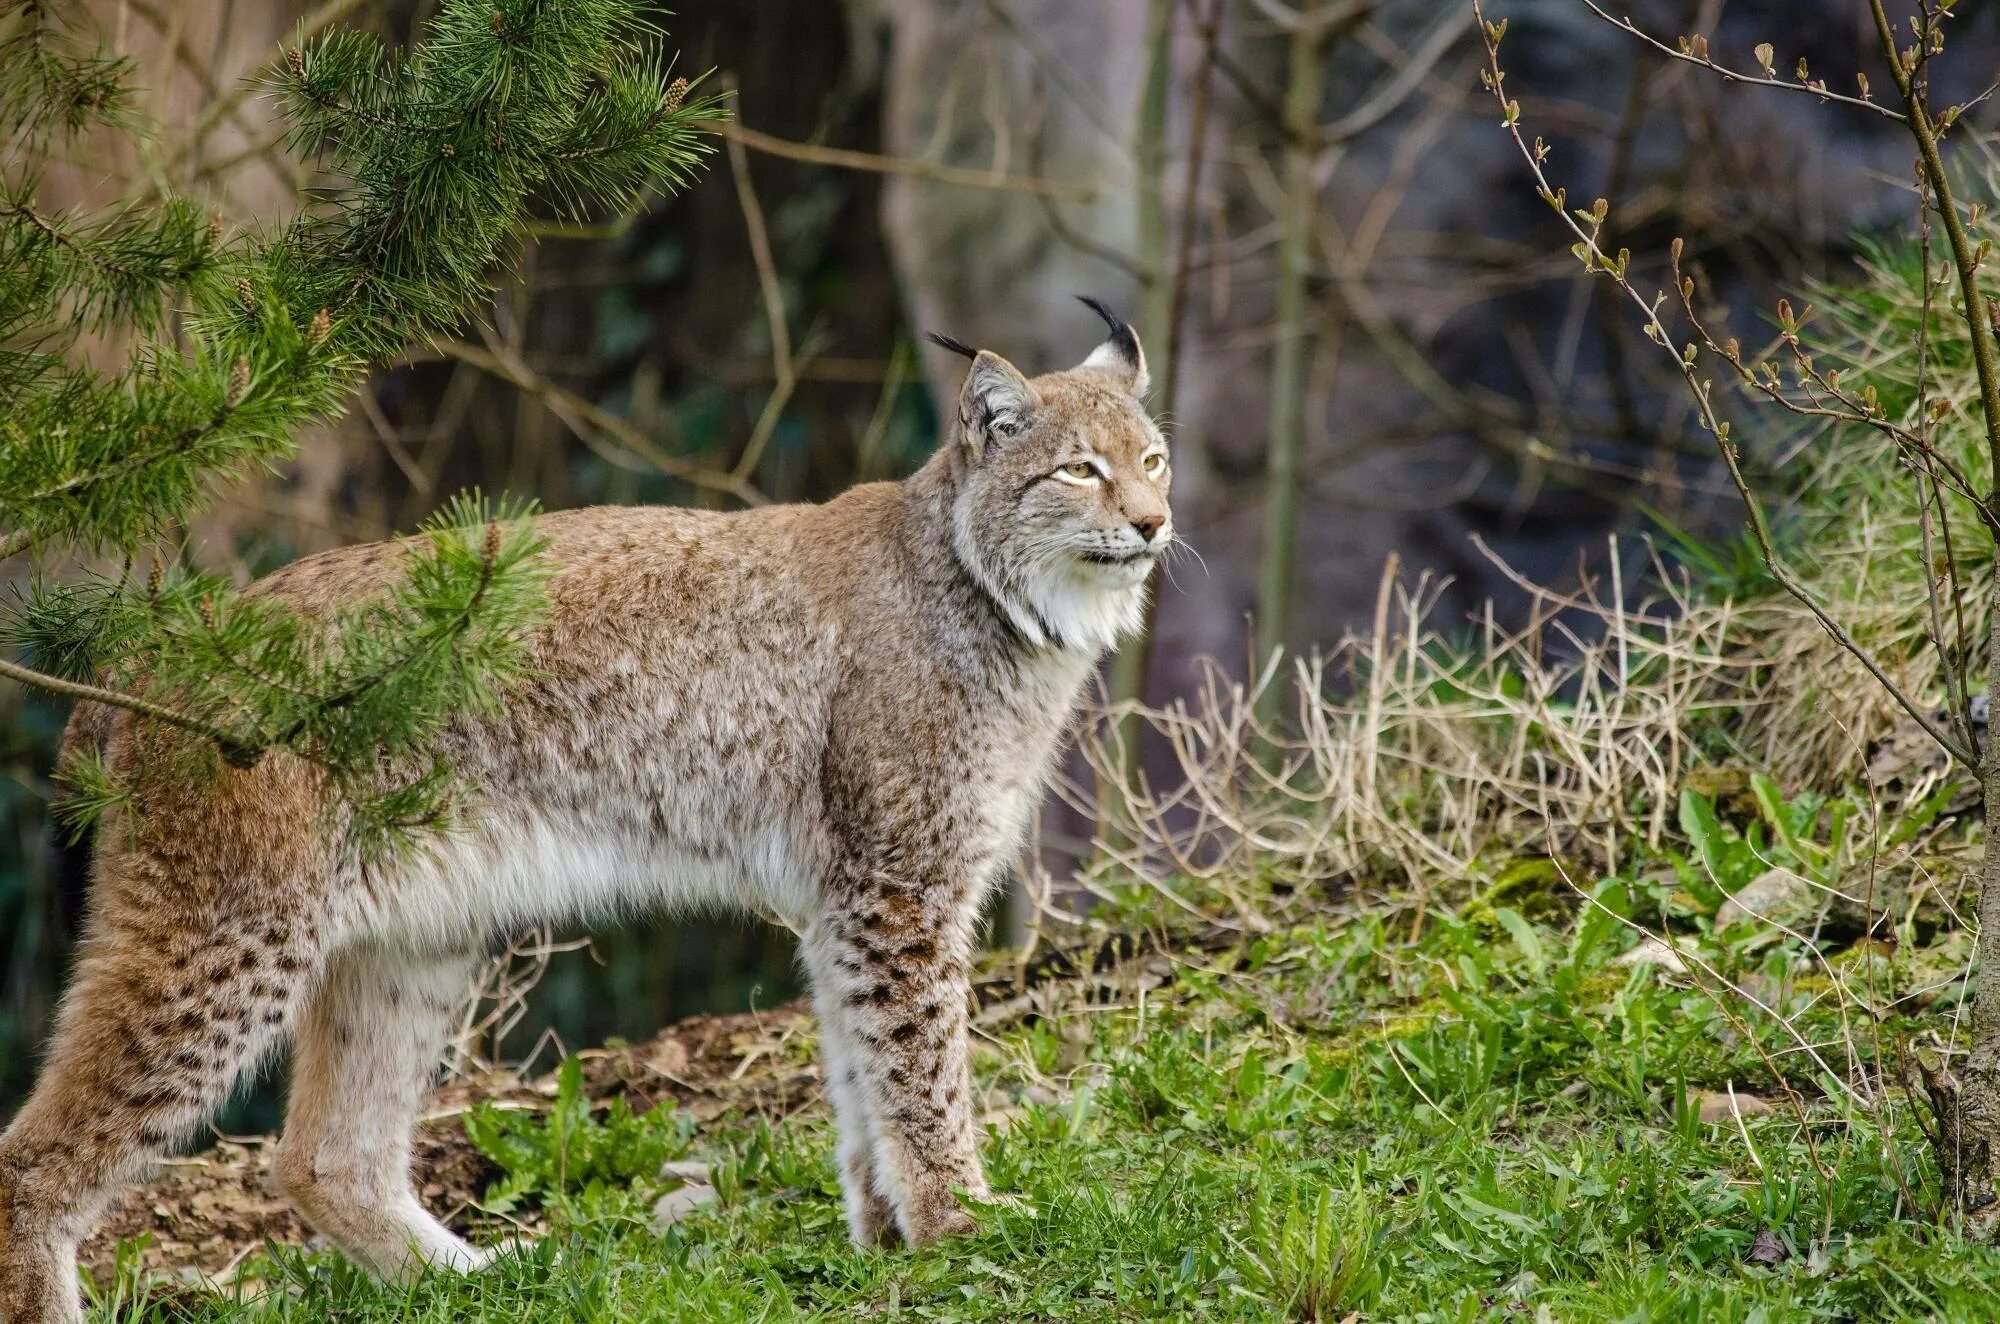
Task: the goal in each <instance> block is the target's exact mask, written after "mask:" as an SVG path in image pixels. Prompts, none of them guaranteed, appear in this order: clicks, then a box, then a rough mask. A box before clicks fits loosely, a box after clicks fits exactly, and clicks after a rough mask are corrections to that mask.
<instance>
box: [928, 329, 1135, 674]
mask: <svg viewBox="0 0 2000 1324" xmlns="http://www.w3.org/2000/svg"><path fill="white" fill-rule="evenodd" d="M1145 389H1146V368H1145V360H1144V358H1143V356H1142V355H1141V353H1140V350H1139V346H1138V341H1137V339H1136V338H1135V337H1133V336H1132V333H1131V330H1130V328H1128V327H1125V326H1124V325H1123V324H1122V323H1119V324H1118V326H1117V329H1116V330H1115V331H1114V333H1113V335H1112V338H1111V339H1110V340H1107V341H1106V342H1105V343H1104V344H1103V345H1101V346H1099V347H1098V349H1097V350H1096V351H1095V352H1093V353H1092V354H1091V356H1090V357H1089V358H1088V359H1085V360H1084V362H1083V363H1082V364H1080V365H1079V366H1077V367H1075V368H1072V369H1070V370H1068V371H1066V372H1053V373H1047V374H1044V375H1043V376H1040V377H1036V378H1034V379H1033V380H1029V379H1028V378H1026V377H1023V376H1022V375H1021V373H1020V372H1018V371H1017V370H1016V369H1015V368H1014V367H1013V365H1012V364H1010V363H1008V362H1007V361H1006V360H1005V359H1002V358H1001V357H1000V356H998V355H997V354H992V353H990V352H986V351H981V352H980V353H979V354H978V355H977V356H976V357H975V358H974V359H973V362H972V368H971V371H970V372H969V373H968V374H967V376H966V382H965V389H964V392H963V393H962V395H961V397H960V403H959V423H960V427H959V432H960V438H959V444H960V445H961V446H963V447H964V449H965V454H964V456H963V462H964V463H965V464H966V466H967V471H966V474H965V480H964V483H963V486H962V488H961V491H960V495H959V499H958V508H957V510H956V512H955V515H956V534H957V540H958V551H959V555H960V557H961V559H963V560H964V562H965V564H966V565H967V567H968V568H969V569H971V570H972V572H973V574H974V575H975V576H976V577H978V578H979V579H980V581H981V583H982V584H984V586H985V587H986V589H987V591H988V592H990V593H992V594H993V596H994V597H995V598H996V599H997V600H998V601H999V602H1000V603H1001V604H1002V606H1003V607H1004V608H1005V609H1006V610H1007V612H1008V615H1009V617H1010V618H1011V619H1012V620H1013V622H1014V625H1015V628H1016V629H1018V630H1020V631H1021V633H1022V634H1023V635H1024V636H1026V637H1027V638H1028V640H1029V641H1030V642H1032V643H1034V644H1036V645H1038V646H1042V645H1047V646H1054V647H1058V648H1067V649H1077V650H1082V651H1087V652H1092V653H1095V652H1101V651H1103V650H1104V649H1106V648H1109V647H1111V646H1112V645H1113V644H1115V643H1116V642H1117V641H1118V639H1119V637H1120V636H1121V635H1125V634H1128V633H1131V632H1132V631H1134V630H1136V629H1137V628H1138V627H1139V625H1140V624H1141V622H1142V620H1143V619H1144V613H1145V602H1146V583H1147V580H1148V579H1149V578H1150V577H1151V575H1152V572H1153V567H1154V565H1155V564H1156V563H1157V562H1158V560H1159V557H1160V554H1161V553H1162V552H1164V551H1165V550H1166V548H1167V547H1168V546H1169V545H1170V544H1171V543H1172V542H1173V536H1174V531H1173V514H1172V511H1171V510H1170V509H1169V508H1168V505H1167V491H1168V488H1169V486H1170V484H1171V483H1172V481H1173V465H1172V462H1171V459H1170V457H1169V455H1168V453H1167V443H1166V438H1165V437H1164V436H1163V435H1161V432H1160V430H1159V428H1158V427H1156V426H1155V425H1154V424H1153V421H1152V419H1151V418H1149V417H1148V416H1147V414H1146V411H1145V408H1144V407H1143V406H1142V405H1141V404H1140V401H1139V397H1140V395H1142V394H1143V393H1144V391H1145Z"/></svg>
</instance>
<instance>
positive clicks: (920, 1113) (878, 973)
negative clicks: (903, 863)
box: [809, 880, 987, 1246]
mask: <svg viewBox="0 0 2000 1324" xmlns="http://www.w3.org/2000/svg"><path fill="white" fill-rule="evenodd" d="M958 910H959V906H958V904H957V903H956V901H955V900H948V899H947V898H942V897H935V896H933V897H925V896H924V895H923V894H922V893H921V892H919V891H918V890H916V889H914V888H910V887H907V886H904V885H901V884H898V883H895V882H891V881H886V880H876V881H871V882H870V883H867V884H865V885H864V886H863V887H862V888H861V889H859V890H858V891H857V892H856V893H854V894H852V895H851V896H850V898H849V899H848V900H847V901H846V902H843V903H842V904H841V906H840V908H839V911H838V912H837V913H834V914H830V915H829V916H828V917H827V919H826V920H825V922H824V923H823V924H822V925H820V926H819V928H818V930H817V931H815V933H813V934H812V935H810V937H809V941H810V944H811V947H812V949H813V951H812V966H813V974H814V978H815V981H816V983H817V984H818V985H819V987H818V989H817V997H818V1004H819V1006H820V1007H821V1008H822V1009H823V1010H824V1011H825V1012H830V1013H831V1018H832V1020H833V1021H834V1022H835V1023H836V1024H837V1026H838V1027H839V1030H838V1036H837V1040H838V1042H839V1043H840V1045H841V1048H842V1049H843V1050H845V1051H846V1052H847V1053H848V1054H849V1056H850V1061H849V1062H848V1063H847V1064H846V1066H847V1067H849V1068H851V1070H852V1072H853V1077H854V1082H855V1086H854V1095H855V1101H856V1102H858V1103H859V1105H860V1107H859V1109H848V1110H847V1111H860V1112H862V1113H863V1114H864V1117H863V1119H862V1120H863V1121H864V1122H865V1125H866V1126H867V1128H868V1130H867V1135H868V1141H869V1145H870V1148H871V1150H872V1155H873V1159H874V1170H873V1173H872V1176H873V1183H872V1190H874V1191H876V1192H879V1194H880V1195H882V1196H886V1197H887V1201H888V1204H889V1206H890V1207H891V1208H892V1209H893V1210H894V1212H895V1220H896V1226H897V1228H898V1229H899V1230H900V1231H901V1232H902V1234H903V1236H904V1238H905V1239H907V1240H908V1241H909V1242H910V1243H911V1244H912V1245H919V1246H921V1245H924V1244H926V1243H928V1242H931V1241H935V1240H937V1239H938V1238H939V1237H943V1236H953V1235H958V1234H961V1233H964V1232H969V1231H971V1230H972V1219H971V1217H970V1216H969V1215H967V1213H966V1212H965V1210H964V1208H963V1207H961V1205H960V1204H959V1201H958V1197H957V1195H956V1194H955V1192H957V1191H964V1192H966V1193H967V1194H969V1195H971V1196H973V1197H975V1198H977V1197H980V1196H983V1195H985V1194H986V1189H987V1188H986V1178H985V1175H984V1173H983V1172H982V1171H981V1170H980V1166H979V1149H978V1144H977V1138H976V1132H975V1130H974V1127H973V1117H972V1094H971V1088H970V1080H971V1076H970V1064H969V1057H970V1054H969V1048H968V1043H967V1029H966V998H967V994H968V991H969V988H968V967H967V962H966V948H967V944H968V942H969V938H970V933H969V930H970V927H971V926H970V923H969V922H968V921H967V920H966V919H965V918H964V917H963V916H961V915H960V914H959V913H958ZM829 1067H830V1069H832V1068H833V1067H834V1064H833V1063H832V1062H831V1061H830V1062H829ZM835 1097H836V1103H837V1104H838V1100H839V1095H838V1094H837V1093H836V1096H835ZM840 1125H841V1130H842V1145H841V1149H842V1154H843V1158H844V1160H845V1161H844V1162H843V1173H842V1177H843V1180H844V1181H846V1182H847V1183H849V1184H850V1185H849V1192H848V1208H849V1217H850V1220H852V1221H853V1225H854V1231H855V1235H856V1237H857V1238H860V1237H862V1236H864V1235H865V1234H867V1233H868V1232H869V1230H870V1229H869V1228H868V1226H867V1223H868V1210H869V1207H870V1202H869V1200H868V1197H867V1195H866V1193H865V1190H864V1191H861V1192H857V1191H856V1190H855V1189H854V1188H853V1185H852V1184H853V1183H854V1182H855V1181H856V1180H857V1178H858V1177H860V1176H863V1175H865V1174H863V1173H862V1172H861V1170H860V1168H861V1165H860V1162H859V1158H858V1156H856V1155H854V1146H855V1144H856V1137H855V1135H854V1131H853V1128H854V1125H855V1124H854V1122H853V1121H851V1120H850V1119H849V1118H848V1117H847V1116H845V1115H843V1116H842V1117H841V1119H840ZM850 1156H852V1157H850Z"/></svg>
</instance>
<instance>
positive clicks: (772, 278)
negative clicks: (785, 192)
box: [728, 138, 798, 481]
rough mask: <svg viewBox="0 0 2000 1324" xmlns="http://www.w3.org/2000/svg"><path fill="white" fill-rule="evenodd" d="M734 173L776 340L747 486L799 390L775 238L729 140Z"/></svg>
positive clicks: (745, 466)
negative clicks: (774, 253) (773, 248)
mask: <svg viewBox="0 0 2000 1324" xmlns="http://www.w3.org/2000/svg"><path fill="white" fill-rule="evenodd" d="M728 148H729V174H730V177H731V178H732V179H733V180H734V181H735V183H736V200H737V202H738V203H740V204H741V205H742V208H743V228H744V230H745V231H747V232H748V234H749V238H750V259H751V261H752V262H753V263H755V264H756V267H757V288H758V290H759V292H760V293H761V294H762V296H763V300H764V320H765V322H766V324H767V325H768V326H769V328H770V335H771V372H772V377H773V382H772V385H771V394H770V395H768V396H766V397H765V398H764V407H763V409H762V410H760V411H759V412H758V414H757V424H756V426H755V427H753V428H752V429H751V431H750V440H749V441H747V442H745V443H744V446H743V454H742V456H741V457H740V458H738V460H737V461H736V467H735V469H734V470H733V471H732V472H733V475H734V476H735V478H736V479H737V480H738V481H747V480H748V479H749V477H750V475H751V474H753V473H755V472H756V471H757V466H758V464H759V463H761V462H762V461H763V459H764V449H765V447H767V446H769V445H770V444H771V437H772V434H773V433H775V432H776V431H777V428H778V420H779V419H780V418H781V417H783V415H784V412H785V406H786V405H787V404H789V403H790V402H791V398H792V392H793V390H794V389H796V388H797V386H798V377H797V375H796V373H795V372H794V371H793V367H792V333H791V331H790V329H789V328H788V327H787V326H786V325H785V295H784V291H783V289H782V288H781V287H780V286H779V284H778V264H777V262H776V261H775V260H773V259H772V257H771V234H770V231H769V230H767V229H766V228H765V226H764V209H763V207H761V206H760V205H758V202H757V189H756V186H755V185H754V184H752V183H751V181H750V159H749V156H748V155H747V154H746V153H745V152H744V150H743V144H742V143H740V142H738V141H737V140H736V139H734V138H730V139H728Z"/></svg>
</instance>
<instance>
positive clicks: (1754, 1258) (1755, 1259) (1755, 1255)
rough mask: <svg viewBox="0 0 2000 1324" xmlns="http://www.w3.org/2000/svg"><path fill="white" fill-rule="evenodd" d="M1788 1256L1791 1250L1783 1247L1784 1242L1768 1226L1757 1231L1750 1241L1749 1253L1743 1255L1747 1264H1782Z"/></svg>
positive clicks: (1790, 1255) (1790, 1256) (1789, 1256)
mask: <svg viewBox="0 0 2000 1324" xmlns="http://www.w3.org/2000/svg"><path fill="white" fill-rule="evenodd" d="M1790 1258H1792V1253H1791V1251H1789V1250H1787V1249H1785V1243H1784V1242H1782V1241H1780V1240H1778V1234H1777V1233H1775V1232H1773V1231H1771V1229H1770V1228H1764V1229H1763V1230H1762V1231H1760V1232H1758V1234H1757V1239H1756V1240H1755V1241H1752V1242H1751V1243H1750V1252H1749V1254H1747V1255H1745V1256H1744V1257H1743V1259H1744V1261H1745V1262H1746V1263H1748V1264H1783V1263H1784V1262H1785V1261H1786V1260H1789V1259H1790Z"/></svg>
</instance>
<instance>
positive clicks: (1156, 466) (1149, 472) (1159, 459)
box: [1140, 451, 1167, 478]
mask: <svg viewBox="0 0 2000 1324" xmlns="http://www.w3.org/2000/svg"><path fill="white" fill-rule="evenodd" d="M1140 464H1141V465H1142V466H1143V467H1144V468H1145V470H1146V477H1148V478H1158V477H1159V476H1160V475H1161V474H1163V473H1165V472H1166V471H1167V457H1166V456H1165V455H1163V454H1162V453H1160V452H1159V451H1154V452H1153V453H1152V454H1151V455H1148V456H1147V457H1146V458H1145V459H1144V460H1142V461H1140Z"/></svg>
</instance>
